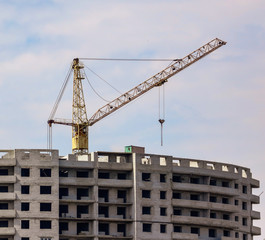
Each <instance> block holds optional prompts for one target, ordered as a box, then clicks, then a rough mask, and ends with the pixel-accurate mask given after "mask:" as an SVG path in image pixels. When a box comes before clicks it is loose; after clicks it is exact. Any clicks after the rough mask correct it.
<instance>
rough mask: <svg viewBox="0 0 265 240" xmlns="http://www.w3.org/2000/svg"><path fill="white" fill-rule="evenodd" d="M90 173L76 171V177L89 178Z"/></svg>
mask: <svg viewBox="0 0 265 240" xmlns="http://www.w3.org/2000/svg"><path fill="white" fill-rule="evenodd" d="M88 176H89V173H88V171H76V177H78V178H88Z"/></svg>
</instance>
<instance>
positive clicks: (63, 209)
mask: <svg viewBox="0 0 265 240" xmlns="http://www.w3.org/2000/svg"><path fill="white" fill-rule="evenodd" d="M67 213H68V205H66V204H64V205H59V216H60V217H66V214H67Z"/></svg>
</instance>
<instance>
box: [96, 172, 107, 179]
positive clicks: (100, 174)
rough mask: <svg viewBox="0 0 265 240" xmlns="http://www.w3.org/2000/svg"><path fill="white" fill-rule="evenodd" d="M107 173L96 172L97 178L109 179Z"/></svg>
mask: <svg viewBox="0 0 265 240" xmlns="http://www.w3.org/2000/svg"><path fill="white" fill-rule="evenodd" d="M109 175H110V174H109V172H98V178H103V179H109Z"/></svg>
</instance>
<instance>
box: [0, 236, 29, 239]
mask: <svg viewBox="0 0 265 240" xmlns="http://www.w3.org/2000/svg"><path fill="white" fill-rule="evenodd" d="M0 240H1V238H0ZM7 240H8V239H7ZM21 240H29V237H22V238H21Z"/></svg>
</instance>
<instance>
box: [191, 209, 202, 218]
mask: <svg viewBox="0 0 265 240" xmlns="http://www.w3.org/2000/svg"><path fill="white" fill-rule="evenodd" d="M190 216H191V217H199V216H200V212H199V211H195V210H192V211H190Z"/></svg>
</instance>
